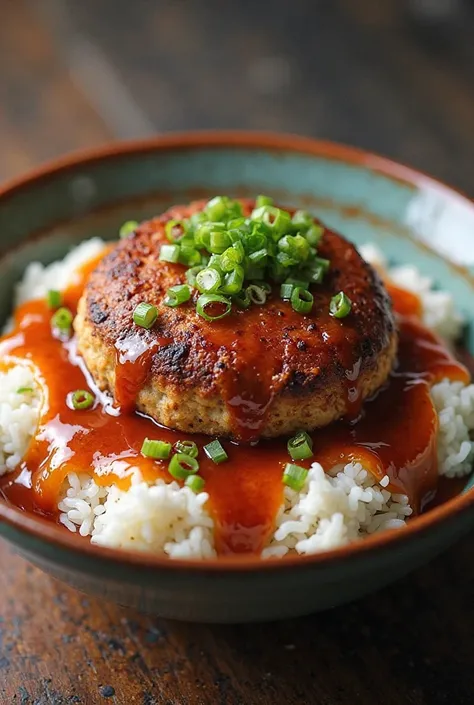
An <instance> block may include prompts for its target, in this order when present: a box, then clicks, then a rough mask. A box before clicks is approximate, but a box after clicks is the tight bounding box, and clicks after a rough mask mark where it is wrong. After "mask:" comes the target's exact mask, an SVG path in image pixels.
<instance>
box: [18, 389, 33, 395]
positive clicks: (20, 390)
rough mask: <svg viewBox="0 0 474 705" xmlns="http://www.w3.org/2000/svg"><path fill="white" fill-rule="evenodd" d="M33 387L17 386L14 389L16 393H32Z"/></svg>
mask: <svg viewBox="0 0 474 705" xmlns="http://www.w3.org/2000/svg"><path fill="white" fill-rule="evenodd" d="M33 391H34V389H33V388H32V387H18V389H17V390H16V393H17V394H33Z"/></svg>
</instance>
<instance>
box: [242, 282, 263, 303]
mask: <svg viewBox="0 0 474 705" xmlns="http://www.w3.org/2000/svg"><path fill="white" fill-rule="evenodd" d="M247 294H248V296H249V299H250V301H252V303H254V304H257V305H258V306H263V304H264V303H265V301H266V300H267V292H266V290H265V289H264V288H263V287H262V286H259V285H258V284H250V286H248V287H247Z"/></svg>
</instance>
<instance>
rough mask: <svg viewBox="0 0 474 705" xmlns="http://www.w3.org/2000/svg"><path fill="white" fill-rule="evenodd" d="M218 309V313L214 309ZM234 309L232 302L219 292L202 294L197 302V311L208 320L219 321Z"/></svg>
mask: <svg viewBox="0 0 474 705" xmlns="http://www.w3.org/2000/svg"><path fill="white" fill-rule="evenodd" d="M215 309H217V311H216V313H214V310H215ZM231 310H232V303H231V301H230V300H229V299H227V298H226V297H225V296H220V295H219V294H201V296H200V297H199V298H198V300H197V302H196V311H197V312H198V314H199V315H200V316H202V318H205V319H206V321H218V320H219V318H224V316H227V315H228V314H229V313H230V312H231Z"/></svg>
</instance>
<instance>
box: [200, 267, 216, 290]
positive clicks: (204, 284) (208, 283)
mask: <svg viewBox="0 0 474 705" xmlns="http://www.w3.org/2000/svg"><path fill="white" fill-rule="evenodd" d="M221 281H222V277H221V275H220V274H219V272H218V271H217V269H213V268H212V267H206V269H202V270H201V271H200V272H198V273H197V275H196V288H197V289H199V291H200V292H201V293H203V294H211V293H212V292H214V291H217V289H218V288H219V287H220V285H221Z"/></svg>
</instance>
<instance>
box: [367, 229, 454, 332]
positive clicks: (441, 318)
mask: <svg viewBox="0 0 474 705" xmlns="http://www.w3.org/2000/svg"><path fill="white" fill-rule="evenodd" d="M359 252H360V254H361V255H362V257H363V258H364V259H365V260H366V261H367V262H370V264H372V265H374V266H375V267H377V268H378V269H379V270H380V271H381V273H382V276H386V277H387V278H388V279H390V280H391V281H392V282H393V283H394V284H396V285H397V286H399V287H400V288H402V289H407V290H408V291H411V292H412V293H413V294H417V296H419V298H420V301H421V309H422V317H423V323H424V324H425V326H426V327H427V328H430V329H431V330H433V331H434V332H435V333H437V334H438V335H439V336H441V337H442V338H444V339H445V340H447V341H448V342H449V343H452V342H454V341H455V340H457V339H458V338H459V337H460V335H461V332H462V328H463V326H464V319H463V317H462V316H461V315H460V313H459V311H457V310H456V306H455V303H454V299H453V297H452V295H451V294H450V293H449V292H448V291H440V290H437V289H434V288H433V284H434V283H433V280H432V279H430V277H426V276H424V275H422V274H421V272H420V271H419V270H418V269H417V268H416V267H415V266H414V265H412V264H404V265H401V266H399V267H389V266H388V262H387V259H386V257H385V255H384V254H383V252H382V251H381V250H380V249H379V248H378V247H377V245H374V244H373V243H370V242H369V243H367V244H365V245H362V246H361V247H360V248H359Z"/></svg>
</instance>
